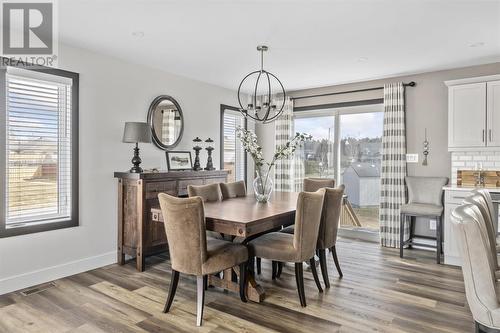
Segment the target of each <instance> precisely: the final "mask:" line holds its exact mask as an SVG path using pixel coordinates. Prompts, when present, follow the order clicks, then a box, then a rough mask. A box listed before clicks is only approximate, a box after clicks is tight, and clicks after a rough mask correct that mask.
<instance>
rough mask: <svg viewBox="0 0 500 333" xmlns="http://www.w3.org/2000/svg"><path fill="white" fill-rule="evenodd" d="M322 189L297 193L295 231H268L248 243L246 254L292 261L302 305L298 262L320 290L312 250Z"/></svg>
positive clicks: (303, 297) (302, 283) (319, 213)
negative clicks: (306, 267)
mask: <svg viewBox="0 0 500 333" xmlns="http://www.w3.org/2000/svg"><path fill="white" fill-rule="evenodd" d="M324 195H325V190H324V189H320V190H318V191H317V192H314V193H310V192H301V193H299V196H298V199H297V209H296V213H295V233H294V234H293V235H290V234H287V233H283V232H271V233H268V234H265V235H263V236H260V237H258V238H256V239H254V240H252V241H250V242H249V243H248V247H249V251H250V256H251V257H253V256H256V257H259V258H264V259H269V260H272V261H280V262H294V263H295V280H296V283H297V290H298V294H299V299H300V305H301V306H303V307H304V306H306V298H305V292H304V278H303V268H302V263H303V262H304V261H309V262H310V263H311V271H312V273H313V277H314V281H315V282H316V286H317V287H318V290H319V291H320V292H322V291H323V289H322V288H321V284H320V282H319V278H318V273H317V272H316V265H315V263H314V252H315V249H316V241H317V239H318V232H319V225H320V222H321V212H322V207H323V201H324Z"/></svg>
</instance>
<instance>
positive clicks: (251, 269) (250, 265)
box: [248, 256, 255, 275]
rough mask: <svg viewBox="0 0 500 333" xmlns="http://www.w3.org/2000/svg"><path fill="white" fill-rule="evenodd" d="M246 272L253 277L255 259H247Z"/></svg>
mask: <svg viewBox="0 0 500 333" xmlns="http://www.w3.org/2000/svg"><path fill="white" fill-rule="evenodd" d="M248 271H249V272H250V274H252V275H255V257H252V256H250V257H248Z"/></svg>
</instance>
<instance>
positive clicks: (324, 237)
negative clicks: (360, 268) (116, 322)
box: [276, 185, 345, 288]
mask: <svg viewBox="0 0 500 333" xmlns="http://www.w3.org/2000/svg"><path fill="white" fill-rule="evenodd" d="M344 188H345V187H344V185H340V186H339V187H337V188H328V187H326V188H325V201H324V202H323V212H322V215H321V223H320V226H319V233H318V242H317V244H316V253H317V254H318V257H319V264H320V266H321V274H322V275H323V281H324V282H325V287H326V288H330V280H329V278H328V265H327V263H326V250H327V249H329V250H330V252H331V253H332V257H333V261H334V263H335V267H336V268H337V271H338V273H339V275H340V277H343V276H344V275H343V274H342V270H341V269H340V264H339V259H338V256H337V250H336V248H335V245H336V242H337V232H338V229H339V219H340V210H341V209H342V200H343V196H344ZM282 232H286V233H290V234H293V233H294V228H293V226H290V227H287V228H284V229H283V230H282ZM280 274H281V267H279V266H278V272H277V274H276V276H277V277H279V276H280Z"/></svg>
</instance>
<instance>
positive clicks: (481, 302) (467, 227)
mask: <svg viewBox="0 0 500 333" xmlns="http://www.w3.org/2000/svg"><path fill="white" fill-rule="evenodd" d="M485 223H486V222H485V221H484V219H483V216H482V214H481V211H480V210H479V208H478V207H477V206H476V205H471V204H467V205H461V206H459V207H457V208H456V209H455V210H453V212H452V213H451V228H452V229H453V233H454V234H455V236H456V242H457V246H458V249H459V253H460V257H461V260H462V274H463V277H464V284H465V296H466V298H467V303H468V304H469V309H470V311H471V312H472V316H473V318H474V321H475V322H476V332H487V333H490V332H500V303H499V301H498V300H499V298H500V295H499V294H498V292H497V290H498V286H497V284H498V283H497V282H496V279H495V274H494V270H493V267H492V266H491V263H492V262H493V258H491V251H490V250H489V245H488V244H487V242H488V237H486V236H485V235H484V233H483V231H482V226H481V225H482V224H483V225H484V224H485Z"/></svg>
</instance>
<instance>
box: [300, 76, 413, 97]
mask: <svg viewBox="0 0 500 333" xmlns="http://www.w3.org/2000/svg"><path fill="white" fill-rule="evenodd" d="M416 85H417V84H416V83H415V81H411V82H409V83H403V87H415V86H416ZM380 89H384V87H374V88H365V89H357V90H347V91H339V92H333V93H326V94H318V95H309V96H299V97H290V99H293V100H296V99H304V98H314V97H323V96H333V95H343V94H352V93H357V92H363V91H372V90H380Z"/></svg>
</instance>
